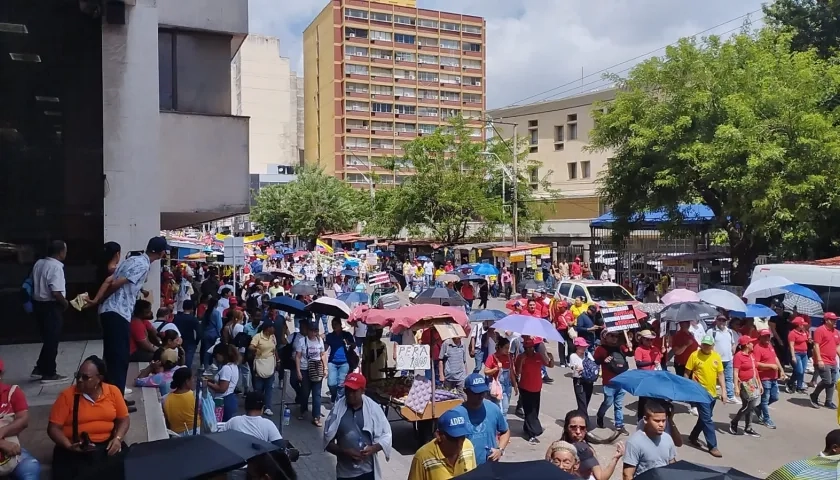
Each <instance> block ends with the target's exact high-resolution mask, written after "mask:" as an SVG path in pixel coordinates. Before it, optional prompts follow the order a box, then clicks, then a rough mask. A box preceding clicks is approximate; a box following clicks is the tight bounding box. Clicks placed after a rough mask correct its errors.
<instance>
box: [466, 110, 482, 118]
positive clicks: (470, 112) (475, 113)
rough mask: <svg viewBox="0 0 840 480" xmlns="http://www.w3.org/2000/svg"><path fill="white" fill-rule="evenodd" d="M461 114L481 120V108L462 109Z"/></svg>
mask: <svg viewBox="0 0 840 480" xmlns="http://www.w3.org/2000/svg"><path fill="white" fill-rule="evenodd" d="M462 115H463V116H464V118H467V119H470V120H481V110H464V111H463V112H462Z"/></svg>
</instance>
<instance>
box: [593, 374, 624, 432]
mask: <svg viewBox="0 0 840 480" xmlns="http://www.w3.org/2000/svg"><path fill="white" fill-rule="evenodd" d="M610 407H613V414H614V415H615V422H614V423H615V428H617V429H620V428H621V427H623V426H624V390H622V389H620V388H616V387H611V386H609V385H604V401H603V402H601V406H600V407H598V419H600V420H602V419H603V418H604V415H606V414H607V410H608V409H609V408H610Z"/></svg>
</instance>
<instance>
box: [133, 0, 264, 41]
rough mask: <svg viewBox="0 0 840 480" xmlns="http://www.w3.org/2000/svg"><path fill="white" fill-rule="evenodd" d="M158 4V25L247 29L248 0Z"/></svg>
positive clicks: (229, 30) (231, 30) (170, 0)
mask: <svg viewBox="0 0 840 480" xmlns="http://www.w3.org/2000/svg"><path fill="white" fill-rule="evenodd" d="M138 3H140V2H138ZM157 4H158V15H159V17H160V24H161V25H166V26H172V27H184V28H190V29H195V30H209V31H217V32H227V33H242V34H247V33H248V0H157Z"/></svg>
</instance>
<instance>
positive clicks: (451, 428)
mask: <svg viewBox="0 0 840 480" xmlns="http://www.w3.org/2000/svg"><path fill="white" fill-rule="evenodd" d="M348 376H349V375H348ZM438 430H440V431H441V432H443V433H445V434H446V435H447V436H449V437H452V438H461V437H466V436H467V435H469V434H470V433H472V429H471V428H470V427H469V422H468V421H467V419H466V417H464V415H463V414H462V413H461V409H458V408H456V409H452V410H447V411H446V412H444V414H443V415H441V416H440V418H438Z"/></svg>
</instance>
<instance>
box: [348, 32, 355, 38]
mask: <svg viewBox="0 0 840 480" xmlns="http://www.w3.org/2000/svg"><path fill="white" fill-rule="evenodd" d="M347 35H348V36H349V37H350V38H356V34H355V33H348V34H347Z"/></svg>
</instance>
